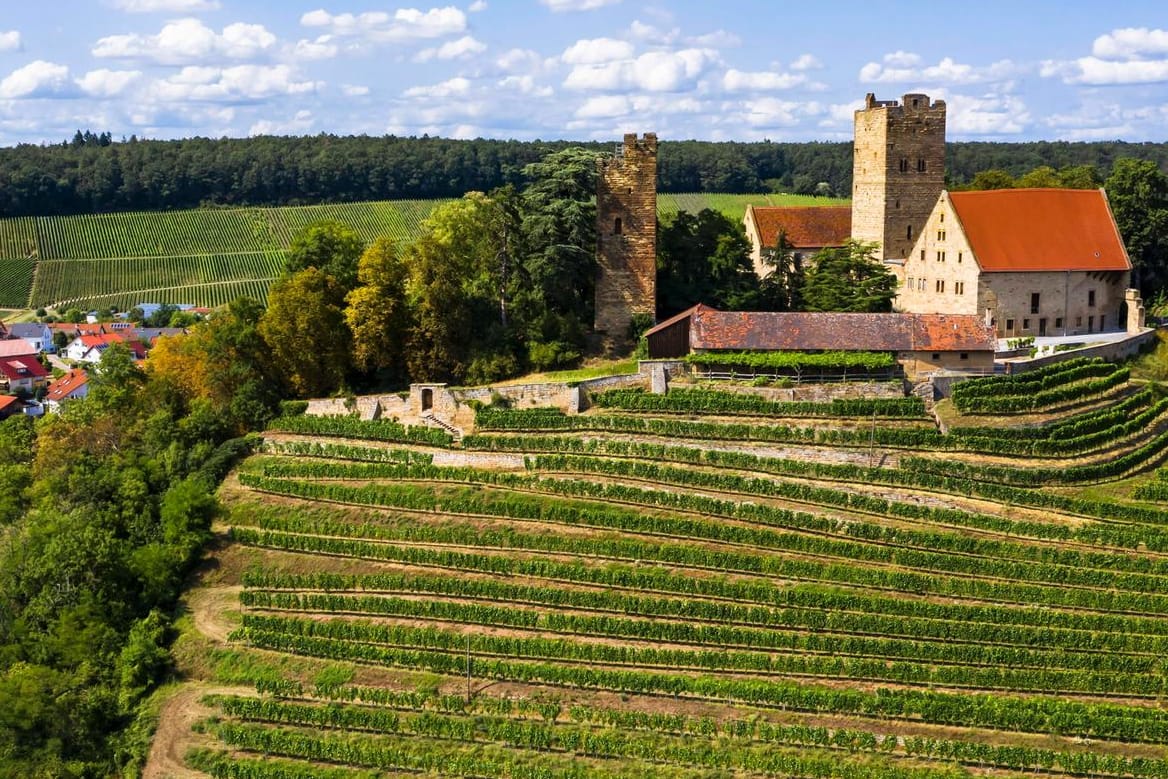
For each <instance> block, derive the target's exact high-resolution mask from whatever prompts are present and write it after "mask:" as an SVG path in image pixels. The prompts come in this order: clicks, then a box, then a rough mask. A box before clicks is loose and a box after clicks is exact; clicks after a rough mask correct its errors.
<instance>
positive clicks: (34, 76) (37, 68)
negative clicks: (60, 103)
mask: <svg viewBox="0 0 1168 779" xmlns="http://www.w3.org/2000/svg"><path fill="white" fill-rule="evenodd" d="M69 85H70V82H69V68H68V67H66V66H65V65H58V64H57V63H55V62H46V61H44V60H35V61H34V62H30V63H28V64H27V65H25V66H24V67H22V68H17V69H16V70H14V71H12V73H10V74H8V76H7V77H6V78H5V79H4V80H3V81H0V98H6V99H13V98H22V97H57V96H60V95H61V94H63V93H65V92H66V91H68V88H69Z"/></svg>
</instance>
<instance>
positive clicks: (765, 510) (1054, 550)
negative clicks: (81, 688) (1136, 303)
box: [147, 360, 1168, 779]
mask: <svg viewBox="0 0 1168 779" xmlns="http://www.w3.org/2000/svg"><path fill="white" fill-rule="evenodd" d="M961 386H962V387H964V388H965V389H962V390H960V391H959V392H958V393H957V397H956V398H955V399H954V400H953V401H942V405H943V408H942V410H943V411H944V412H945V415H946V418H947V419H949V420H950V427H949V428H948V432H947V433H945V434H941V433H939V432H938V431H937V429H936V426H935V423H934V421H933V419H932V417H931V416H929V415H928V414H927V413H926V409H925V406H924V404H923V403H922V402H921V401H919V399H917V398H896V397H888V395H889V394H890V393H889V392H884V393H881V394H883V395H884V396H885V397H881V398H875V399H871V400H865V399H851V400H838V401H832V402H826V401H824V402H810V401H808V402H798V403H796V402H789V401H785V400H782V399H779V398H785V397H787V396H788V393H787V392H786V391H784V390H769V391H768V390H745V392H747V393H750V392H754V393H756V394H753V395H752V394H731V393H728V392H723V391H717V390H713V391H711V390H705V389H700V388H693V389H686V388H685V387H684V385H675V389H674V390H673V391H671V393H670V394H669V395H667V396H664V397H662V396H652V395H647V394H645V393H644V392H642V391H638V390H614V391H609V392H606V393H597V394H594V395H593V401H594V403H595V407H594V408H592V409H591V410H589V411H587V412H586V413H584V414H581V415H571V416H569V415H565V414H563V413H561V412H559V411H556V410H552V409H544V408H526V409H523V410H514V409H505V408H488V409H485V410H482V411H480V412H479V413H478V417H477V428H478V429H477V431H476V432H475V434H473V435H468V436H467V437H465V438H463V439H462V440H461V441H460V442H459V443H458V444H452V443H451V441H450V439H449V438H448V437H447V436H446V434H445V433H443V432H442V431H440V430H436V429H432V428H417V429H415V428H410V429H406V428H402V427H401V426H399V425H396V424H394V423H391V422H387V421H378V422H361V421H358V420H356V419H351V418H322V417H290V418H284V419H282V420H277V422H276V423H275V424H273V425H272V427H271V429H270V430H269V432H268V433H266V434H265V442H264V446H263V447H262V451H261V453H259V454H257V455H255V456H253V457H252V458H250V459H249V460H247V461H246V462H245V463H244V465H243V466H242V467H241V468H240V470H239V471H238V473H237V474H236V475H235V476H234V477H232V478H231V479H229V480H228V482H226V483H225V485H224V487H223V488H222V491H221V496H222V499H223V501H224V502H225V504H226V506H227V513H226V515H225V516H224V517H223V518H222V520H221V522H220V524H219V525H218V528H217V530H218V533H219V537H220V539H221V543H220V544H219V545H218V546H217V548H216V549H215V550H214V553H213V556H212V559H211V560H210V561H209V563H208V564H207V565H206V566H205V567H204V572H203V575H202V577H201V579H200V581H199V583H198V584H197V585H196V586H195V587H194V588H193V589H192V590H190V591H189V593H188V595H187V597H186V600H187V603H188V604H189V612H190V616H189V617H187V618H185V619H184V623H185V624H184V627H183V630H184V633H183V636H182V637H181V638H180V639H179V641H178V643H177V645H176V653H177V655H178V657H179V663H180V668H181V670H182V671H183V672H184V673H185V674H187V676H188V677H189V681H188V682H187V683H186V684H185V685H184V686H183V687H181V688H180V689H179V690H178V691H177V693H176V694H175V695H174V696H173V697H171V698H170V699H169V700H168V701H167V702H166V703H165V704H163V707H162V725H161V731H160V735H159V736H158V738H156V741H155V747H154V751H153V753H152V757H151V764H150V766H149V767H148V773H147V775H148V776H162V775H168V773H179V774H183V775H186V771H187V770H189V769H190V768H198V769H201V770H204V771H206V772H208V773H211V774H213V775H215V776H223V777H226V776H249V777H275V776H282V777H290V776H296V777H300V776H304V777H307V776H329V777H356V776H366V775H367V774H366V773H361V772H362V771H383V772H388V773H389V774H391V775H400V774H406V773H414V772H427V771H433V772H441V773H442V774H443V775H460V776H476V777H486V776H491V777H494V776H498V777H552V776H571V777H618V776H621V777H628V776H638V777H688V776H694V777H699V776H701V777H713V776H756V775H767V774H769V775H783V776H800V777H898V778H899V777H905V778H907V777H913V778H914V779H915V778H919V779H925V777H950V776H973V775H977V776H1013V775H1017V773H1016V772H1024V773H1026V774H1028V775H1033V774H1035V773H1040V772H1041V773H1042V775H1045V776H1072V775H1073V776H1080V775H1091V776H1128V775H1135V776H1165V775H1168V760H1165V759H1164V757H1163V754H1164V747H1165V745H1166V744H1168V715H1166V714H1165V713H1164V712H1163V711H1161V709H1160V707H1159V701H1160V700H1162V699H1163V696H1164V694H1165V684H1166V681H1165V680H1166V677H1165V674H1164V672H1163V666H1162V663H1163V660H1162V658H1163V656H1164V652H1165V649H1166V648H1168V599H1166V597H1165V595H1164V593H1165V592H1168V589H1166V585H1168V557H1166V556H1165V553H1166V552H1168V534H1165V532H1164V524H1165V522H1166V521H1168V510H1165V508H1164V507H1163V506H1162V505H1157V504H1155V503H1147V502H1140V501H1137V500H1134V499H1133V491H1134V490H1135V489H1136V488H1137V487H1138V485H1140V484H1142V483H1145V482H1148V483H1150V484H1153V485H1155V484H1157V483H1159V481H1158V480H1155V479H1153V480H1151V481H1149V478H1148V476H1147V475H1146V474H1147V472H1148V471H1149V470H1151V469H1152V468H1154V467H1155V466H1157V465H1158V464H1159V463H1160V461H1161V460H1163V458H1164V457H1165V455H1166V454H1168V449H1166V447H1165V444H1166V443H1168V400H1166V399H1165V398H1163V397H1162V394H1161V392H1160V391H1159V390H1158V389H1157V388H1155V387H1152V386H1144V385H1141V384H1135V383H1132V382H1130V381H1129V378H1128V372H1127V370H1126V369H1120V368H1116V367H1115V366H1113V365H1109V364H1106V363H1100V362H1089V361H1082V360H1080V361H1072V362H1069V363H1064V364H1061V365H1058V366H1054V367H1051V368H1047V369H1042V370H1039V371H1036V372H1033V373H1030V374H1024V375H1023V376H1021V377H1020V378H1016V379H986V380H977V381H971V382H966V383H965V384H963V385H961ZM773 396H779V397H773ZM1143 490H1144V491H1143V492H1141V494H1149V495H1151V494H1152V493H1150V492H1149V491H1148V488H1147V487H1144V488H1143ZM1099 494H1105V495H1106V496H1107V497H1105V498H1097V497H1090V495H1099ZM192 725H195V726H196V727H194V729H192V727H191V726H192ZM184 766H185V768H184ZM151 771H153V773H150V772H151Z"/></svg>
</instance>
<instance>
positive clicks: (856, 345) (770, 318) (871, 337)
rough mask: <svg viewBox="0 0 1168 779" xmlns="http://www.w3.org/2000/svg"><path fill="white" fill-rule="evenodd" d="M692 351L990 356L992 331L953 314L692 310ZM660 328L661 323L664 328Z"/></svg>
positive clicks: (971, 318) (993, 341) (993, 343)
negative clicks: (856, 352) (939, 353)
mask: <svg viewBox="0 0 1168 779" xmlns="http://www.w3.org/2000/svg"><path fill="white" fill-rule="evenodd" d="M690 316H692V317H693V318H692V320H691V322H690V348H691V349H693V350H709V349H715V350H738V349H759V350H774V351H813V350H825V351H831V350H837V349H838V350H843V351H872V352H934V351H935V352H951V351H954V352H955V351H960V352H976V351H991V352H992V351H994V348H995V346H996V343H997V340H996V337H995V334H994V330H993V328H991V327H988V326H986V325H985V324H984V323H983V322H982V320H981V319H980V318H979V317H976V316H969V315H956V314H843V313H776V312H769V311H715V310H714V309H711V308H705V307H703V308H702V309H701V310H700V311H693V310H692V309H691V313H690ZM662 324H664V323H662Z"/></svg>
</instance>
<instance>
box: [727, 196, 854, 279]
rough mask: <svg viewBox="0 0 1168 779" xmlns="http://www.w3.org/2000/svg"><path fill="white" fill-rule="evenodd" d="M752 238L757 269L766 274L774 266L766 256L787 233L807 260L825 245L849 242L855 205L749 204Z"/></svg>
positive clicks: (745, 221) (748, 232) (748, 231)
mask: <svg viewBox="0 0 1168 779" xmlns="http://www.w3.org/2000/svg"><path fill="white" fill-rule="evenodd" d="M742 224H743V226H744V227H745V228H746V237H747V238H748V239H750V246H751V249H750V259H751V261H752V262H753V263H754V272H755V274H757V275H758V277H759V278H760V279H761V278H765V277H766V276H769V275H770V274H771V272H772V271H773V270H774V269H773V268H772V267H771V266H769V265H768V264H767V263H766V262H764V261H763V260H764V258H765V257H767V256H768V255H769V254H770V253H772V252H773V251H774V249H775V245H776V244H777V243H778V240H779V233H785V234H786V236H787V241H788V242H789V243H790V244H791V247H792V249H793V254H794V255H795V257H796V258H797V259H799V260H805V259H807V258H809V257H811V255H813V254H815V253H816V252H818V251H820V250H821V249H834V248H839V247H841V246H843V245H844V244H845V243H847V241H848V238H849V237H850V236H851V234H852V208H851V206H747V207H746V215H745V216H744V217H743V218H742Z"/></svg>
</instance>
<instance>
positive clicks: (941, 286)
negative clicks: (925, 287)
mask: <svg viewBox="0 0 1168 779" xmlns="http://www.w3.org/2000/svg"><path fill="white" fill-rule="evenodd" d="M937 291H938V292H944V291H945V279H937Z"/></svg>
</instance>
